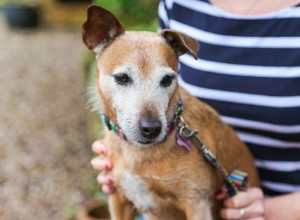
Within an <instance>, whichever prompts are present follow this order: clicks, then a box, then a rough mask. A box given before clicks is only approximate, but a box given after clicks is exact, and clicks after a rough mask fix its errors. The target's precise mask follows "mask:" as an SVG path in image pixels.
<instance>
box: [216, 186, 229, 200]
mask: <svg viewBox="0 0 300 220" xmlns="http://www.w3.org/2000/svg"><path fill="white" fill-rule="evenodd" d="M227 197H228V195H227V189H226V187H224V186H223V187H222V188H221V189H220V190H219V192H218V193H217V195H216V200H217V201H221V200H224V199H226V198H227Z"/></svg>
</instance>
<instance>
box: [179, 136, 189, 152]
mask: <svg viewBox="0 0 300 220" xmlns="http://www.w3.org/2000/svg"><path fill="white" fill-rule="evenodd" d="M176 137H177V144H178V145H179V146H180V147H183V148H185V149H186V150H187V151H190V150H191V142H190V141H185V140H182V139H181V138H180V136H179V135H178V134H177V135H176Z"/></svg>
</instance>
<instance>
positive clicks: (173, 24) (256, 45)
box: [159, 0, 300, 196]
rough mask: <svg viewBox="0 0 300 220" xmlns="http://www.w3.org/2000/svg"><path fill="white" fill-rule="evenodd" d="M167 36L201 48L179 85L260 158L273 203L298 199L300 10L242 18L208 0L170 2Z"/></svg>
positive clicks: (164, 4)
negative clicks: (287, 196) (174, 34)
mask: <svg viewBox="0 0 300 220" xmlns="http://www.w3.org/2000/svg"><path fill="white" fill-rule="evenodd" d="M159 17H160V23H161V28H171V29H174V30H177V31H180V32H183V33H186V34H188V35H190V36H191V37H193V38H195V39H197V40H198V41H199V42H200V51H199V59H198V60H197V61H195V60H194V59H193V58H192V56H191V55H184V56H182V57H181V58H180V76H179V82H180V84H181V85H182V86H183V87H184V88H185V89H187V90H188V91H189V92H190V93H191V94H192V95H194V96H196V97H198V98H199V99H201V100H203V101H204V102H206V103H208V104H209V105H211V106H213V107H214V108H215V109H217V111H219V113H220V114H221V116H222V119H223V120H224V121H225V122H227V123H228V124H230V125H231V126H233V127H234V128H235V129H236V131H237V132H238V135H239V137H240V138H241V139H242V140H243V141H244V142H245V143H246V144H247V145H248V147H249V148H250V150H251V152H252V153H253V155H254V157H255V162H256V166H257V168H258V171H259V174H260V177H261V180H262V187H263V190H264V192H265V194H266V195H269V196H273V195H279V194H284V193H290V192H295V191H300V5H296V6H294V7H289V8H286V9H283V10H280V11H276V12H274V13H268V14H262V15H253V16H242V15H236V14H233V13H229V12H226V11H224V10H222V9H220V8H218V7H217V6H215V5H213V4H212V3H210V2H209V1H208V0H165V1H161V2H160V5H159Z"/></svg>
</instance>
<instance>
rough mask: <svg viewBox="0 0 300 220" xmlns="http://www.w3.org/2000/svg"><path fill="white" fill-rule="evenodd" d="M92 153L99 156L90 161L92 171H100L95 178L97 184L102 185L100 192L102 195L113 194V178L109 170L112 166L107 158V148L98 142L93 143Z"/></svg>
mask: <svg viewBox="0 0 300 220" xmlns="http://www.w3.org/2000/svg"><path fill="white" fill-rule="evenodd" d="M92 151H93V152H95V153H97V154H99V156H97V157H95V158H93V159H92V160H91V165H92V167H93V169H95V170H98V171H101V172H100V174H99V175H98V176H97V182H98V183H100V185H102V191H103V192H104V193H107V194H109V193H113V192H114V191H115V187H114V182H113V176H112V175H111V172H110V171H111V170H112V168H113V165H112V163H111V161H109V160H108V158H107V147H106V146H105V145H104V144H103V143H101V142H100V141H95V142H94V143H93V144H92Z"/></svg>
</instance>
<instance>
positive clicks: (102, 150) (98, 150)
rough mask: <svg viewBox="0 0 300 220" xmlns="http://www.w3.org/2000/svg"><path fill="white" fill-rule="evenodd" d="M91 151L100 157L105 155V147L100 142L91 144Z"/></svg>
mask: <svg viewBox="0 0 300 220" xmlns="http://www.w3.org/2000/svg"><path fill="white" fill-rule="evenodd" d="M92 151H93V152H95V153H98V154H101V155H107V147H106V146H105V145H104V144H102V143H101V142H100V141H95V142H94V143H93V144H92Z"/></svg>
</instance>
